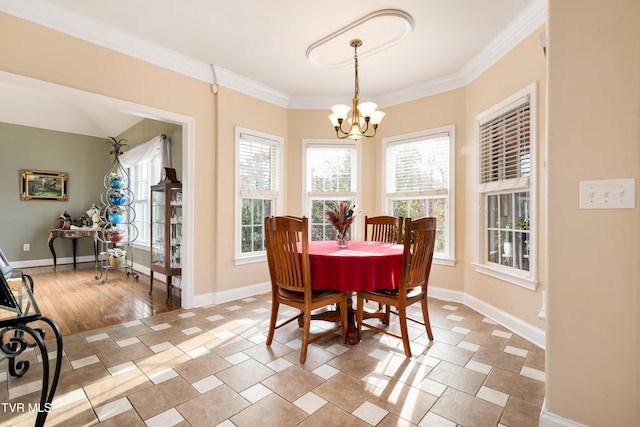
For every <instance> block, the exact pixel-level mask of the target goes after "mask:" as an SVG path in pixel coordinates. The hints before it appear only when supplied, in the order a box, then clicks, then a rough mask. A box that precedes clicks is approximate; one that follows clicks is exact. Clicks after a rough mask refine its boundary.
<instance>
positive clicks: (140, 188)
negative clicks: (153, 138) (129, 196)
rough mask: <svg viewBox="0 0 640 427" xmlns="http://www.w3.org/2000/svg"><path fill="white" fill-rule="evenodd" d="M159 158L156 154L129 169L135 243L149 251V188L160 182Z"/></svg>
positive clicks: (160, 168)
mask: <svg viewBox="0 0 640 427" xmlns="http://www.w3.org/2000/svg"><path fill="white" fill-rule="evenodd" d="M161 161H162V160H161V156H160V154H156V155H155V156H154V157H153V158H152V159H151V160H149V161H146V162H144V163H139V164H137V165H135V166H132V167H131V168H129V180H130V182H129V187H130V189H131V191H132V193H133V197H134V201H133V204H132V205H131V206H132V207H133V210H134V211H135V213H136V216H135V219H134V221H133V225H135V226H136V228H137V229H138V238H137V239H136V241H135V243H136V244H138V245H141V246H143V247H144V248H145V249H146V250H148V249H149V245H150V242H149V231H150V229H151V225H150V224H149V220H150V218H151V213H150V206H151V202H150V200H149V197H150V192H151V190H149V188H150V187H151V186H152V185H155V184H157V183H158V182H160V172H161V171H162V167H161Z"/></svg>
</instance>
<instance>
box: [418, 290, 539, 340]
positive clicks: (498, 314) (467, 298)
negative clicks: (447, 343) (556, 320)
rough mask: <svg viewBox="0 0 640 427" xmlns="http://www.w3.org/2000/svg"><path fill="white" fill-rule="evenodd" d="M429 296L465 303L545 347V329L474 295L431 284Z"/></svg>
mask: <svg viewBox="0 0 640 427" xmlns="http://www.w3.org/2000/svg"><path fill="white" fill-rule="evenodd" d="M429 296H430V297H433V298H437V299H441V300H445V301H453V302H458V303H461V304H464V305H466V306H467V307H469V308H472V309H474V310H475V311H477V312H478V313H480V314H484V315H485V316H487V317H488V318H489V319H491V320H493V321H495V322H497V323H498V324H500V325H502V326H504V327H505V328H507V329H509V330H510V331H512V332H515V333H516V334H518V335H520V336H521V337H523V338H525V339H526V340H528V341H531V342H532V343H533V344H535V345H537V346H538V347H540V348H542V349H544V348H545V331H543V330H542V329H540V328H537V327H535V326H533V325H531V324H529V323H527V322H525V321H524V320H522V319H519V318H517V317H515V316H513V315H512V314H510V313H507V312H506V311H503V310H501V309H499V308H497V307H494V306H492V305H491V304H488V303H486V302H484V301H482V300H480V299H478V298H476V297H474V296H472V295H469V294H466V293H464V292H460V291H452V290H449V289H443V288H438V287H433V286H429Z"/></svg>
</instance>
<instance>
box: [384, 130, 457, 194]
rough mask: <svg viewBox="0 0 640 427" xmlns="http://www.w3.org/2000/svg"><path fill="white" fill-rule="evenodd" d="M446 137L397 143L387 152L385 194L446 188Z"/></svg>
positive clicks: (440, 136) (442, 135) (447, 176)
mask: <svg viewBox="0 0 640 427" xmlns="http://www.w3.org/2000/svg"><path fill="white" fill-rule="evenodd" d="M449 145H450V144H449V134H448V133H447V134H437V135H433V136H430V137H427V138H420V139H416V140H409V141H406V140H404V141H398V142H395V143H392V144H390V145H389V147H388V149H387V171H389V173H388V174H387V192H389V193H408V192H423V191H431V190H440V189H448V188H449Z"/></svg>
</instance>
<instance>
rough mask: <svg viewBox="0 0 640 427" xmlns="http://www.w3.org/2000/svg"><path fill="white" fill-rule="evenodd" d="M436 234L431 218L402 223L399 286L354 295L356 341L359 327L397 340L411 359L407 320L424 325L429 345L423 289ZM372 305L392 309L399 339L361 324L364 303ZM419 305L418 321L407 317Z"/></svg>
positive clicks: (387, 331)
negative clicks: (356, 328)
mask: <svg viewBox="0 0 640 427" xmlns="http://www.w3.org/2000/svg"><path fill="white" fill-rule="evenodd" d="M435 234H436V219H435V218H431V217H428V218H420V219H417V220H411V219H409V218H407V219H406V220H405V235H404V250H403V255H402V270H401V272H400V285H399V286H398V287H397V288H396V289H394V290H386V289H385V290H377V291H373V292H366V291H360V292H358V303H357V310H356V323H357V324H358V340H360V335H361V332H362V327H363V326H364V327H366V328H369V329H373V330H375V331H377V332H381V333H384V334H387V335H391V336H394V337H396V338H400V339H401V340H402V343H403V345H404V354H405V356H406V357H411V348H410V346H409V333H408V329H407V320H411V321H414V322H416V323H419V324H421V325H424V327H425V329H426V332H427V336H428V337H429V340H430V341H433V333H432V331H431V323H430V322H429V309H428V307H427V285H428V284H429V272H430V271H431V263H432V261H433V250H434V244H435ZM365 301H373V302H377V303H378V304H382V305H385V306H387V307H394V308H395V310H391V313H393V314H396V315H397V316H398V317H399V322H400V335H398V334H395V333H393V332H391V331H389V330H385V329H382V328H379V327H377V326H375V325H372V324H370V323H365V321H364V303H365ZM417 302H420V303H421V305H422V320H420V319H416V318H410V317H407V307H409V306H410V305H412V304H414V303H417Z"/></svg>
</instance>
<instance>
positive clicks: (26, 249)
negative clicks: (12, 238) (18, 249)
mask: <svg viewBox="0 0 640 427" xmlns="http://www.w3.org/2000/svg"><path fill="white" fill-rule="evenodd" d="M22 250H23V251H25V252H28V251H30V250H31V245H30V244H29V243H25V244H24V245H22Z"/></svg>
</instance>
